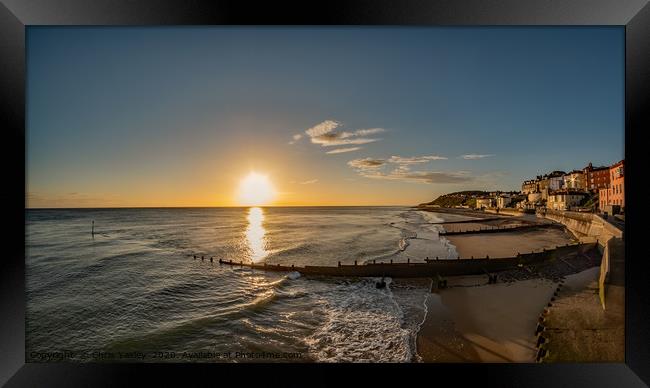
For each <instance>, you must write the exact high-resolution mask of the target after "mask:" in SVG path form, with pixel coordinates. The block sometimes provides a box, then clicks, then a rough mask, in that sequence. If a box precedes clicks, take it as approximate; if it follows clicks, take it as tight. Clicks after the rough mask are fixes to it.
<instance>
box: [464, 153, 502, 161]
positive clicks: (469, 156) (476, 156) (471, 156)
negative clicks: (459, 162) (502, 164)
mask: <svg viewBox="0 0 650 388" xmlns="http://www.w3.org/2000/svg"><path fill="white" fill-rule="evenodd" d="M490 156H494V154H484V155H481V154H466V155H461V156H460V157H461V158H463V159H465V160H475V159H483V158H489V157H490Z"/></svg>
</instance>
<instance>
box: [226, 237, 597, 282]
mask: <svg viewBox="0 0 650 388" xmlns="http://www.w3.org/2000/svg"><path fill="white" fill-rule="evenodd" d="M592 249H596V243H575V244H567V245H565V246H558V247H556V248H554V249H545V250H543V251H542V252H530V253H520V254H518V255H517V256H514V257H504V258H490V257H487V256H486V257H481V258H469V259H467V258H459V259H451V260H449V259H445V260H435V259H434V260H428V261H426V262H407V263H391V262H389V263H386V262H380V263H376V262H371V263H367V264H361V265H356V264H339V265H338V266H336V267H334V266H311V265H306V266H304V267H298V266H294V265H290V266H289V265H280V264H268V263H263V264H255V263H246V262H244V261H233V260H223V259H219V264H221V265H229V266H237V267H247V268H251V269H253V270H263V271H274V272H293V271H296V272H299V273H301V274H302V275H315V276H342V277H381V276H387V277H392V278H418V277H435V276H455V275H481V274H485V273H486V272H488V273H491V272H499V271H506V270H510V269H515V268H518V267H520V266H525V265H531V264H541V263H544V262H547V261H552V260H559V259H562V258H563V257H565V256H569V255H571V254H579V253H585V252H588V251H590V250H592Z"/></svg>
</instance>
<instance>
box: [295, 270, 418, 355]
mask: <svg viewBox="0 0 650 388" xmlns="http://www.w3.org/2000/svg"><path fill="white" fill-rule="evenodd" d="M376 280H377V279H363V280H360V281H357V282H355V283H351V284H338V285H337V286H335V287H334V289H333V290H332V291H331V292H327V293H325V294H323V295H321V296H322V297H323V298H324V300H325V302H324V303H325V306H324V308H325V311H326V319H325V322H324V323H323V325H322V326H321V327H319V328H318V329H317V330H316V331H315V332H314V333H313V334H312V335H311V336H310V337H308V338H307V339H306V340H305V342H306V343H307V345H308V346H309V351H310V354H312V355H313V356H314V357H315V358H316V360H317V361H320V362H408V361H410V360H411V349H410V347H409V332H408V330H405V329H403V328H402V327H401V319H402V315H401V311H400V309H399V306H398V305H397V304H396V303H395V301H394V300H393V299H392V295H391V292H390V287H386V289H384V290H378V289H376V287H375V281H376ZM388 283H389V284H390V280H388Z"/></svg>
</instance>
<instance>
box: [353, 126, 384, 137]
mask: <svg viewBox="0 0 650 388" xmlns="http://www.w3.org/2000/svg"><path fill="white" fill-rule="evenodd" d="M382 132H386V130H385V129H384V128H368V129H357V130H356V131H354V134H355V135H357V136H367V135H374V134H376V133H382Z"/></svg>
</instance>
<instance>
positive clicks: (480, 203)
mask: <svg viewBox="0 0 650 388" xmlns="http://www.w3.org/2000/svg"><path fill="white" fill-rule="evenodd" d="M486 207H494V198H476V208H477V209H483V208H486Z"/></svg>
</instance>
